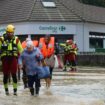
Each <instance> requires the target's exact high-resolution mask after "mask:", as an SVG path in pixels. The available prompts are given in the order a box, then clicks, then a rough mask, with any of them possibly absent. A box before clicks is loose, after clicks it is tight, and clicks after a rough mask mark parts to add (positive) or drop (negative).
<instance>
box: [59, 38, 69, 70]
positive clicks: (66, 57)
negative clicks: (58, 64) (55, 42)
mask: <svg viewBox="0 0 105 105" xmlns="http://www.w3.org/2000/svg"><path fill="white" fill-rule="evenodd" d="M60 46H62V47H63V48H64V70H63V71H67V62H69V61H70V58H69V53H70V49H71V47H70V45H69V40H66V42H65V43H61V44H60ZM69 63H70V62H69Z"/></svg>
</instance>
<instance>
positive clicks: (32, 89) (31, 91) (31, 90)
mask: <svg viewBox="0 0 105 105" xmlns="http://www.w3.org/2000/svg"><path fill="white" fill-rule="evenodd" d="M30 93H31V95H32V96H33V95H34V88H31V89H30Z"/></svg>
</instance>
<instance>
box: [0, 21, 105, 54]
mask: <svg viewBox="0 0 105 105" xmlns="http://www.w3.org/2000/svg"><path fill="white" fill-rule="evenodd" d="M6 25H7V24H4V25H1V26H0V35H2V34H3V33H4V32H5V27H6ZM13 25H15V28H16V30H15V35H31V34H34V35H39V34H53V35H65V37H66V36H67V35H73V36H74V40H75V41H76V42H77V45H78V48H79V51H80V52H87V51H90V48H89V32H90V31H93V32H103V33H105V25H102V24H94V23H73V22H55V23H54V22H21V23H13ZM104 48H105V40H104Z"/></svg>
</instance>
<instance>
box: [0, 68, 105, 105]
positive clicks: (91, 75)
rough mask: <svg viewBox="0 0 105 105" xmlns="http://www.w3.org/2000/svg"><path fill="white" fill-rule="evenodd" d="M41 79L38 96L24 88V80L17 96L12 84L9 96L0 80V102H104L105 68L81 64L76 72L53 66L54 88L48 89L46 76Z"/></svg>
mask: <svg viewBox="0 0 105 105" xmlns="http://www.w3.org/2000/svg"><path fill="white" fill-rule="evenodd" d="M1 79H2V75H1V76H0V80H1ZM1 81H2V80H1ZM41 83H42V87H41V91H40V95H39V97H35V96H31V95H30V93H29V90H28V89H24V88H23V85H22V81H20V82H19V86H18V96H14V95H13V91H12V84H10V86H9V90H10V96H6V95H5V93H4V89H3V85H2V82H0V105H105V69H104V68H98V67H96V68H95V67H78V72H77V73H70V72H62V71H61V70H54V73H53V81H52V86H51V88H50V89H49V90H47V89H46V87H45V82H44V80H42V81H41Z"/></svg>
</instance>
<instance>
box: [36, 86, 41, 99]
mask: <svg viewBox="0 0 105 105" xmlns="http://www.w3.org/2000/svg"><path fill="white" fill-rule="evenodd" d="M39 90H40V88H39V87H37V88H36V93H35V96H36V97H37V96H38V95H39Z"/></svg>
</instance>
